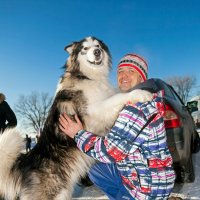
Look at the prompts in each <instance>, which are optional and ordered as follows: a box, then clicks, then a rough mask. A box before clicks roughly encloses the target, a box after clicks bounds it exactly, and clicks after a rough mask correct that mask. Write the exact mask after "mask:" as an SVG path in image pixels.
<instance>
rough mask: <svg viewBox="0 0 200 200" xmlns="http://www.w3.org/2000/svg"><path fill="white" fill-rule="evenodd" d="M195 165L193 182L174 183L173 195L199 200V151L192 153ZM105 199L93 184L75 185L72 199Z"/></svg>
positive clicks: (186, 199) (188, 199) (187, 199)
mask: <svg viewBox="0 0 200 200" xmlns="http://www.w3.org/2000/svg"><path fill="white" fill-rule="evenodd" d="M193 160H194V165H195V174H196V178H195V182H194V183H185V184H176V185H175V187H174V190H173V194H172V195H173V196H175V197H182V199H184V200H200V152H199V153H197V154H194V155H193ZM90 199H92V200H106V199H107V198H106V196H105V195H104V194H103V192H101V191H99V190H98V189H97V188H96V187H95V186H91V187H87V188H82V187H79V186H77V187H76V188H75V192H74V195H73V200H90Z"/></svg>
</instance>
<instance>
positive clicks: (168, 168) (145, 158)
mask: <svg viewBox="0 0 200 200" xmlns="http://www.w3.org/2000/svg"><path fill="white" fill-rule="evenodd" d="M147 70H148V66H147V63H146V62H145V60H144V59H143V58H141V57H140V56H138V55H136V54H127V55H125V56H124V57H123V58H122V59H121V61H120V63H119V65H118V74H117V79H118V86H119V89H120V90H121V91H122V92H127V91H128V90H130V89H132V88H133V87H135V86H136V85H137V84H139V83H142V82H144V81H145V80H146V79H147ZM162 100H163V99H162V92H159V93H158V94H155V95H154V98H153V100H152V101H150V102H146V103H137V104H135V105H132V104H129V103H128V104H127V105H125V107H124V108H123V110H122V111H121V112H120V114H119V117H118V119H117V120H116V122H115V124H114V126H113V127H112V129H111V130H110V132H109V133H107V135H106V136H105V137H99V136H95V135H94V134H93V133H90V132H87V131H86V130H83V126H82V124H81V122H80V120H79V119H78V117H77V116H75V119H76V122H74V121H72V120H71V119H70V118H69V117H68V116H67V115H65V114H64V115H61V117H60V119H59V121H60V129H61V130H62V131H63V132H64V133H65V134H67V135H68V136H70V137H71V138H74V139H75V141H76V143H77V146H78V148H79V149H80V150H81V151H83V152H84V153H86V154H87V155H89V156H91V157H93V158H95V159H96V160H99V161H100V162H98V163H96V164H95V165H94V166H93V167H92V168H91V170H90V172H89V177H90V179H91V180H92V181H93V182H94V184H95V185H97V187H99V188H101V190H103V191H104V192H105V194H106V195H107V196H108V197H109V199H110V200H122V199H127V200H131V199H136V200H150V199H151V200H155V199H162V200H164V199H167V198H168V197H169V195H170V193H171V191H172V188H173V185H174V181H175V173H174V170H173V168H172V157H171V155H170V152H169V149H168V147H167V143H166V132H165V128H164V121H163V117H162V116H163V112H164V105H163V101H162Z"/></svg>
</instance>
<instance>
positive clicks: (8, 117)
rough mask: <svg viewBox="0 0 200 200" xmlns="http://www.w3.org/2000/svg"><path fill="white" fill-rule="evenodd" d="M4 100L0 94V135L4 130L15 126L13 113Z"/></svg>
mask: <svg viewBox="0 0 200 200" xmlns="http://www.w3.org/2000/svg"><path fill="white" fill-rule="evenodd" d="M5 99H6V97H5V95H4V94H3V93H0V134H2V133H3V132H4V130H5V129H6V128H12V127H15V126H16V125H17V118H16V116H15V113H14V112H13V110H12V109H11V108H10V106H9V105H8V103H7V102H6V101H5Z"/></svg>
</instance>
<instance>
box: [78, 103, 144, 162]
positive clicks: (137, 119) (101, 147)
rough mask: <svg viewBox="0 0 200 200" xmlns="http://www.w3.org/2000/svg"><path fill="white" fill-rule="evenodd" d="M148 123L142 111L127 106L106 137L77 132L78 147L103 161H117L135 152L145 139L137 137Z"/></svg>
mask: <svg viewBox="0 0 200 200" xmlns="http://www.w3.org/2000/svg"><path fill="white" fill-rule="evenodd" d="M145 124H146V118H145V116H144V115H143V113H142V112H141V111H139V110H138V109H136V108H134V107H132V106H126V107H125V108H124V109H123V110H122V112H121V113H120V115H119V117H118V118H117V120H116V122H115V124H114V126H113V127H112V129H111V131H110V132H109V133H108V134H107V135H106V136H104V137H99V136H96V135H94V134H93V133H91V132H87V131H85V130H81V131H79V132H78V134H76V136H75V141H76V142H77V146H78V148H79V149H80V150H81V151H83V152H84V153H86V154H87V155H89V156H91V157H93V158H94V159H96V160H99V161H101V162H106V163H108V162H117V161H120V160H122V159H124V158H125V157H126V156H127V155H128V154H129V153H130V150H131V152H134V150H136V149H137V148H138V147H139V146H140V145H141V144H142V143H143V142H144V141H145V139H144V138H145V136H144V134H145V132H142V133H141V134H143V136H142V137H141V136H140V137H137V136H138V134H140V130H141V129H142V127H143V126H144V125H145Z"/></svg>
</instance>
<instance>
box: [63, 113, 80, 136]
mask: <svg viewBox="0 0 200 200" xmlns="http://www.w3.org/2000/svg"><path fill="white" fill-rule="evenodd" d="M75 120H76V122H75V121H73V120H71V119H70V117H69V116H68V115H67V114H65V113H64V114H62V115H60V117H59V128H60V130H61V131H62V132H63V133H65V134H66V135H68V136H69V137H71V138H74V136H75V135H76V133H77V132H78V131H80V130H83V125H82V123H81V121H80V120H79V118H78V116H77V115H75Z"/></svg>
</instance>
